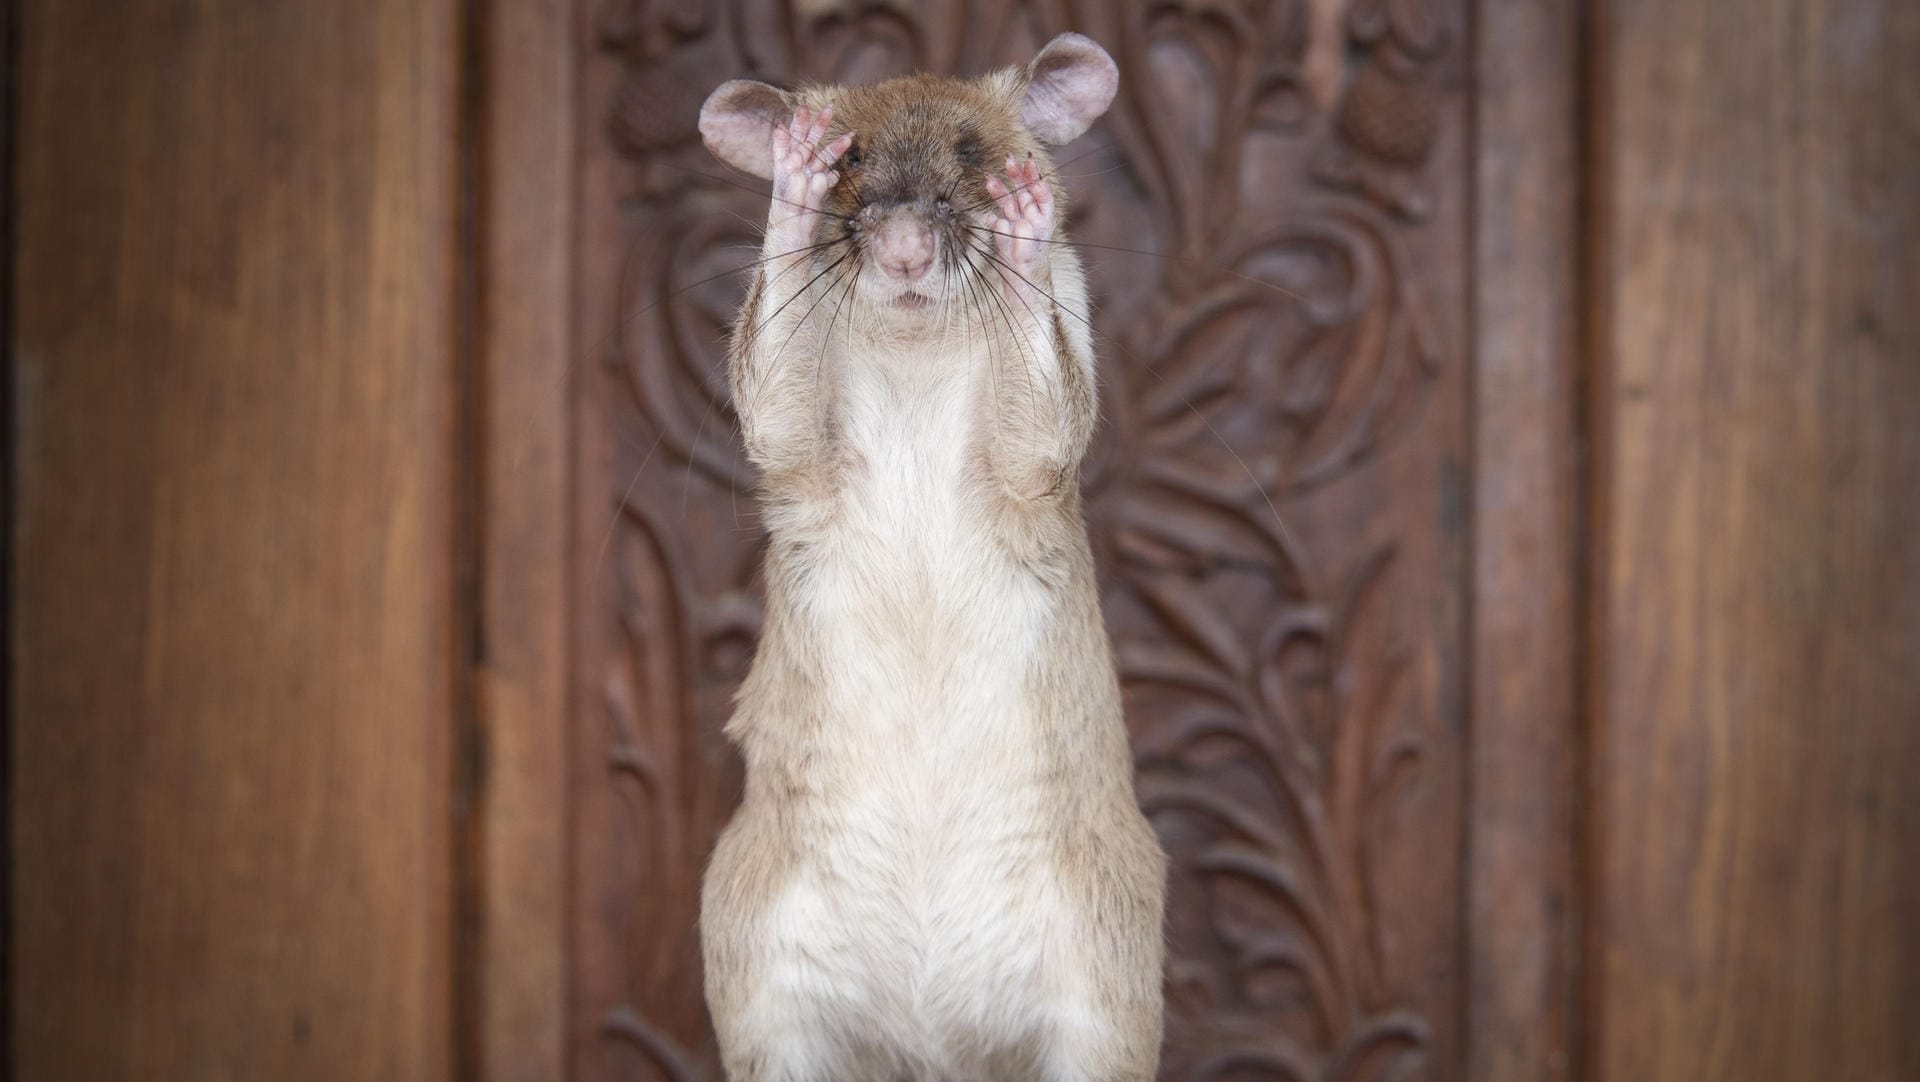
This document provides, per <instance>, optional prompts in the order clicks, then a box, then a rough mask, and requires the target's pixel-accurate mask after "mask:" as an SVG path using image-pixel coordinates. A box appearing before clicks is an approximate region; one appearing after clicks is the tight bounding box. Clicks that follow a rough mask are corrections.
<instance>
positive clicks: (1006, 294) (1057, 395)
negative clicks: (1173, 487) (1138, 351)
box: [987, 159, 1098, 500]
mask: <svg viewBox="0 0 1920 1082" xmlns="http://www.w3.org/2000/svg"><path fill="white" fill-rule="evenodd" d="M987 190H988V193H989V194H991V195H992V196H993V197H994V200H995V203H996V205H997V206H998V207H999V210H1000V218H999V220H997V221H995V222H994V223H993V226H992V229H993V233H994V236H993V240H994V249H995V251H994V254H993V256H992V262H993V270H994V271H995V272H996V276H997V277H998V278H999V280H1000V290H999V294H1000V296H999V298H998V301H997V303H996V305H995V307H996V308H997V309H998V310H999V314H1000V315H1001V316H1003V317H1005V318H1004V320H999V321H994V322H999V323H1000V324H1001V326H1002V327H1003V328H1005V329H1006V330H1008V331H1010V332H1011V338H1012V341H1011V342H1009V343H1008V346H1009V348H1007V349H1004V350H1001V351H999V356H998V357H997V358H996V362H995V363H996V364H997V365H998V367H999V371H998V372H996V373H995V375H994V378H993V379H992V380H991V381H990V383H989V386H990V387H991V388H992V390H991V393H992V394H993V395H994V396H995V397H996V398H997V401H996V403H995V405H996V408H995V409H994V411H993V417H994V426H995V430H996V431H995V436H996V438H995V440H994V447H993V462H994V466H995V469H996V470H997V471H998V473H999V474H1000V478H1001V481H1002V483H1003V484H1004V485H1005V486H1006V489H1007V491H1008V492H1009V493H1011V494H1012V495H1013V496H1014V497H1015V498H1017V499H1025V500H1046V499H1054V498H1057V497H1059V496H1061V495H1062V494H1064V493H1066V492H1068V491H1070V490H1071V487H1072V485H1073V483H1074V479H1075V477H1076V475H1077V473H1078V471H1079V468H1080V459H1081V456H1082V455H1084V454H1085V453H1086V449H1087V441H1088V440H1089V439H1090V438H1091V437H1092V434H1093V423H1094V419H1095V414H1096V411H1097V409H1098V403H1097V402H1096V399H1095V393H1094V371H1093V349H1092V342H1091V340H1090V337H1089V334H1088V328H1087V326H1086V323H1085V319H1086V316H1085V301H1084V297H1083V295H1082V289H1081V287H1080V285H1079V283H1078V280H1077V279H1076V280H1075V281H1074V282H1072V283H1068V282H1062V281H1056V280H1055V279H1054V278H1053V276H1052V271H1051V267H1052V264H1053V251H1052V250H1053V248H1055V247H1056V244H1055V243H1054V240H1053V224H1054V218H1053V212H1054V205H1053V192H1052V190H1051V189H1050V188H1049V187H1048V186H1047V182H1046V181H1045V180H1044V179H1042V177H1041V175H1040V169H1039V167H1038V166H1037V165H1036V164H1035V163H1034V162H1033V161H1031V160H1028V161H1024V162H1023V161H1017V160H1013V159H1009V160H1008V162H1007V180H1006V181H1005V182H1003V181H1001V180H1000V179H999V178H997V177H995V178H991V179H989V180H988V182H987ZM1063 306H1077V308H1078V310H1077V311H1075V310H1071V309H1063Z"/></svg>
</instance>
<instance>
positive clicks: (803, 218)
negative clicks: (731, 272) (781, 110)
mask: <svg viewBox="0 0 1920 1082" xmlns="http://www.w3.org/2000/svg"><path fill="white" fill-rule="evenodd" d="M832 122H833V106H831V105H829V106H827V107H826V108H824V109H820V110H818V111H815V110H813V109H810V108H807V107H806V106H802V107H800V108H799V109H796V110H795V111H794V114H793V119H792V120H791V121H790V122H788V124H787V126H786V127H784V128H775V129H774V130H773V207H772V209H771V210H770V211H769V212H768V215H767V222H768V225H767V235H768V238H769V247H770V248H771V250H772V251H775V252H781V253H785V252H793V251H798V250H800V249H802V248H805V247H808V246H809V245H811V244H813V237H814V231H815V230H816V229H818V228H819V226H820V208H821V207H823V206H824V205H825V204H826V199H827V193H828V192H829V191H831V190H833V186H834V185H835V184H837V183H839V182H840V174H839V173H838V172H837V171H835V170H834V168H833V165H834V163H835V162H837V161H839V160H840V155H842V154H845V153H846V152H847V148H848V147H849V146H851V145H853V133H852V132H846V133H845V134H843V135H841V136H840V137H839V138H838V139H835V140H833V141H832V142H830V143H827V144H826V145H825V146H822V145H821V140H823V139H825V138H826V135H827V127H828V125H829V124H831V123H832Z"/></svg>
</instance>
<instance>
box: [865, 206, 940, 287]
mask: <svg viewBox="0 0 1920 1082" xmlns="http://www.w3.org/2000/svg"><path fill="white" fill-rule="evenodd" d="M870 244H871V246H872V247H871V251H872V252H873V257H874V259H876V260H878V261H879V263H880V269H881V270H883V271H886V272H887V276H888V277H890V278H899V279H902V280H905V281H909V282H911V281H913V280H915V279H917V278H920V277H922V276H923V275H925V274H926V273H927V270H928V268H930V267H932V266H933V255H934V248H935V242H934V239H933V230H932V229H929V228H928V227H927V225H926V224H925V223H924V222H920V221H917V220H915V218H914V217H913V216H912V215H908V214H896V215H894V216H893V217H891V218H889V219H888V220H887V222H886V224H885V225H882V226H881V227H880V228H879V229H878V230H876V231H875V232H874V234H873V239H872V241H871V242H870Z"/></svg>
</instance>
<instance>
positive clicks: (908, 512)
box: [796, 387, 1052, 728]
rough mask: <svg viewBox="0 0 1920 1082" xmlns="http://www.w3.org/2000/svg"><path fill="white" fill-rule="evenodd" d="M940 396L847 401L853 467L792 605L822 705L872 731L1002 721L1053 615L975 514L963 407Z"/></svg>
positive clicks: (975, 450)
mask: <svg viewBox="0 0 1920 1082" xmlns="http://www.w3.org/2000/svg"><path fill="white" fill-rule="evenodd" d="M939 391H940V393H932V394H922V395H920V396H917V397H904V396H900V395H897V394H896V395H888V394H883V393H874V394H870V395H868V396H866V397H865V398H859V397H856V398H855V400H854V401H853V402H852V403H850V406H849V409H848V411H847V414H846V415H845V424H844V426H843V428H842V431H841V434H840V435H841V438H842V439H844V440H846V442H847V447H848V450H849V451H850V452H851V455H850V457H851V458H852V459H853V460H854V462H855V463H856V466H855V467H854V468H853V469H851V470H850V471H849V473H848V476H847V478H846V480H845V486H846V487H845V489H844V491H842V492H841V493H840V494H839V496H838V500H839V507H838V511H837V513H836V514H835V516H834V518H833V521H832V522H831V523H830V524H829V525H827V526H826V527H824V528H823V529H822V530H821V531H820V533H819V534H818V536H817V537H815V538H814V539H813V542H812V543H811V544H810V545H809V546H808V555H807V566H806V573H805V574H804V575H802V576H800V587H799V593H800V596H799V597H798V598H797V599H796V600H798V601H799V603H800V608H801V610H802V612H803V613H804V614H805V619H806V623H807V624H809V625H810V638H811V640H812V642H813V644H814V646H815V647H816V648H817V649H818V650H819V651H820V654H821V660H822V661H823V662H824V663H825V664H824V668H823V672H824V674H825V675H826V677H827V680H828V682H829V689H828V690H829V691H830V693H831V697H832V698H833V699H834V700H835V701H836V702H837V703H838V705H839V707H840V708H841V710H842V711H844V712H845V713H850V714H857V715H861V716H863V717H865V718H867V719H868V720H871V721H872V723H873V724H874V725H876V726H879V727H882V728H885V727H887V726H888V725H893V724H902V723H920V724H925V723H928V722H932V721H935V720H961V721H965V722H967V724H968V725H969V726H973V725H980V724H987V723H988V721H989V719H995V718H1004V717H1006V716H1007V715H1008V714H1009V713H1010V712H1012V711H1014V710H1015V708H1016V707H1017V698H1018V692H1019V686H1020V682H1021V678H1022V675H1023V673H1024V672H1025V671H1026V668H1027V666H1026V661H1027V660H1028V659H1029V658H1030V657H1031V656H1032V653H1033V650H1034V649H1035V648H1036V645H1037V643H1038V642H1039V641H1040V639H1041V637H1042V634H1043V632H1044V628H1045V625H1046V623H1047V621H1048V620H1049V618H1050V613H1051V611H1052V599H1051V597H1050V596H1049V594H1048V592H1047V590H1046V589H1045V588H1044V586H1043V585H1042V584H1041V583H1040V582H1038V581H1037V580H1035V579H1034V578H1033V577H1032V576H1031V575H1030V574H1028V573H1026V572H1025V571H1023V570H1022V569H1021V568H1019V567H1018V566H1016V565H1015V564H1013V563H1012V562H1011V561H1010V560H1009V559H1008V557H1007V554H1006V549H1005V547H1004V546H1003V545H1001V544H999V543H998V542H997V541H996V539H995V538H994V536H993V535H992V532H991V531H992V523H991V520H990V518H989V517H988V515H987V513H986V512H985V511H984V509H983V508H982V507H981V505H980V500H981V496H980V493H979V490H978V482H977V480H976V479H974V478H971V477H970V476H969V474H970V471H971V470H972V469H973V468H974V466H973V463H976V462H977V461H978V458H979V447H978V443H977V439H978V437H977V434H976V432H975V431H974V429H975V424H974V419H973V416H972V410H971V404H970V402H969V401H968V400H967V398H966V396H965V395H964V394H963V393H961V390H960V389H959V388H952V387H949V388H942V389H939ZM848 720H855V719H851V718H850V719H848Z"/></svg>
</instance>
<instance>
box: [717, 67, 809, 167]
mask: <svg viewBox="0 0 1920 1082" xmlns="http://www.w3.org/2000/svg"><path fill="white" fill-rule="evenodd" d="M791 117H792V106H791V105H789V104H788V102H787V100H786V97H785V96H784V95H783V94H781V93H780V91H778V90H776V89H774V88H773V87H771V86H768V85H767V84H765V83H756V82H751V81H748V80H736V81H734V82H731V83H727V84H725V85H723V86H721V87H720V89H718V90H716V91H714V93H713V96H712V97H709V98H708V99H707V102H706V104H705V105H703V106H702V107H701V109H700V136H701V138H702V139H703V140H704V141H705V142H706V144H707V149H708V150H710V151H712V152H713V156H714V157H716V158H719V159H720V160H721V161H723V162H726V163H727V164H728V165H731V166H733V167H734V168H735V169H738V170H740V171H742V172H745V173H751V174H753V175H754V176H757V177H763V178H764V177H770V176H772V175H773V149H772V143H771V141H772V138H773V130H774V128H775V127H777V126H779V125H781V124H784V123H786V122H787V121H788V120H789V119H791Z"/></svg>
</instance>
